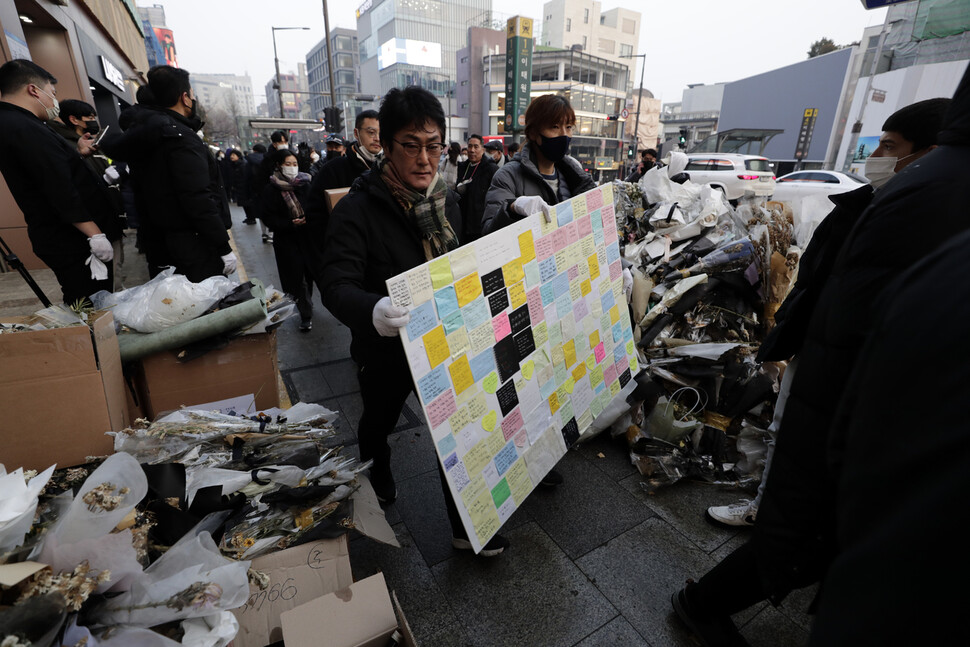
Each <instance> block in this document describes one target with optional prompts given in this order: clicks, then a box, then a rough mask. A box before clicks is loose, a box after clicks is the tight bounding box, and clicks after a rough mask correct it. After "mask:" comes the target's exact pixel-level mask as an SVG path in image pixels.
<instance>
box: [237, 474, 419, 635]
mask: <svg viewBox="0 0 970 647" xmlns="http://www.w3.org/2000/svg"><path fill="white" fill-rule="evenodd" d="M358 478H359V479H360V489H359V490H357V492H355V493H354V495H353V496H352V497H351V500H352V501H353V502H354V527H355V528H356V529H357V530H358V531H359V532H360V533H361V534H363V535H366V536H367V537H370V538H371V539H374V540H376V541H381V542H384V543H387V544H390V545H392V546H400V544H399V543H398V542H397V538H396V537H395V536H394V531H393V530H392V529H391V527H390V525H388V523H387V520H386V519H385V518H384V513H383V511H382V510H381V507H380V504H379V503H378V502H377V495H376V494H375V493H374V488H373V486H371V484H370V482H369V481H368V480H367V478H366V477H363V476H359V477H358ZM252 568H253V569H254V570H257V571H260V572H262V573H265V574H266V575H268V576H269V578H270V583H269V587H268V588H267V589H266V590H265V591H260V590H259V589H258V588H257V587H256V586H255V585H250V588H249V599H248V600H247V601H246V604H245V605H244V606H242V607H240V608H238V609H234V610H233V614H235V616H236V620H238V621H239V632H238V633H237V634H236V637H235V638H234V639H233V641H232V643H231V647H265V645H268V644H270V643H274V642H277V641H280V640H283V625H282V624H281V620H280V616H281V614H283V613H284V612H286V611H289V610H291V609H295V608H296V607H298V606H300V605H301V604H306V603H307V602H310V601H312V600H315V599H316V598H318V597H320V596H322V595H326V594H327V593H331V592H333V591H338V590H341V589H345V588H347V587H348V586H350V585H351V584H352V583H353V581H354V580H353V575H352V574H351V570H350V553H349V549H348V546H347V535H343V536H341V537H339V538H338V539H328V540H325V541H318V542H311V543H309V544H304V545H302V546H296V547H294V548H289V549H287V550H283V551H280V552H278V553H271V554H269V555H264V556H262V557H257V558H256V559H254V560H253V564H252ZM318 644H319V643H318ZM326 644H328V645H329V644H331V643H329V642H327V643H326Z"/></svg>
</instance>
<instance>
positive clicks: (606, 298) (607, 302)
mask: <svg viewBox="0 0 970 647" xmlns="http://www.w3.org/2000/svg"><path fill="white" fill-rule="evenodd" d="M614 303H616V300H615V299H614V298H613V291H612V290H607V291H606V292H604V293H603V296H601V297H600V305H601V306H602V307H603V312H606V311H607V310H609V309H610V308H612V307H613V304H614Z"/></svg>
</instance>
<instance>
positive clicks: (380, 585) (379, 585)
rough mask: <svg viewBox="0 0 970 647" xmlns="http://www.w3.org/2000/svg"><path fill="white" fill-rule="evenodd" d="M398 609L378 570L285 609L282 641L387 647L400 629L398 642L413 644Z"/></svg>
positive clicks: (313, 646)
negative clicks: (348, 584)
mask: <svg viewBox="0 0 970 647" xmlns="http://www.w3.org/2000/svg"><path fill="white" fill-rule="evenodd" d="M395 601H396V598H395ZM396 611H397V612H400V606H399V605H398V606H397V609H395V605H392V604H391V598H390V597H389V596H388V593H387V583H386V582H385V581H384V575H383V574H382V573H378V574H377V575H372V576H371V577H368V578H366V579H363V580H361V581H360V582H356V583H354V584H351V585H350V586H348V587H347V588H345V589H342V590H340V591H335V592H333V593H330V594H328V595H324V596H321V597H319V598H317V599H315V600H312V601H310V602H308V603H306V604H302V605H300V606H298V607H296V608H295V609H293V610H291V611H286V612H284V613H283V617H282V621H283V640H284V642H285V643H286V646H287V647H317V646H318V645H321V644H326V645H328V646H329V647H386V645H387V644H388V641H389V640H390V638H391V636H392V635H394V634H395V632H397V633H398V634H399V635H400V642H399V644H404V645H408V646H409V647H414V645H415V642H414V636H413V635H411V629H410V627H409V626H408V624H407V620H406V619H405V618H404V615H403V613H402V614H401V615H400V619H399V617H398V613H396ZM321 636H326V641H325V643H322V642H321Z"/></svg>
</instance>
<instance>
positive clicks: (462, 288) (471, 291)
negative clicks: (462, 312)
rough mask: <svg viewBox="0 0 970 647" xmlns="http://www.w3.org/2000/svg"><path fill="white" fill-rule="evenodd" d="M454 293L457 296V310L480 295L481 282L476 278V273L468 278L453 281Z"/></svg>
mask: <svg viewBox="0 0 970 647" xmlns="http://www.w3.org/2000/svg"><path fill="white" fill-rule="evenodd" d="M455 292H456V293H457V295H458V307H459V308H464V307H465V306H466V305H468V304H469V303H471V302H472V301H474V300H475V299H476V298H477V297H478V296H479V295H481V293H482V282H481V280H480V279H479V278H478V272H472V273H471V274H469V275H468V276H466V277H464V278H461V279H458V280H457V281H455Z"/></svg>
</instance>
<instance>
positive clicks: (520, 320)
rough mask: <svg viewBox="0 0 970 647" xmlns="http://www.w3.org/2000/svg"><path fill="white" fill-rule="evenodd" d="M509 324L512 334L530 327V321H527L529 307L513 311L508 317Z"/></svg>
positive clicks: (521, 307)
mask: <svg viewBox="0 0 970 647" xmlns="http://www.w3.org/2000/svg"><path fill="white" fill-rule="evenodd" d="M509 324H511V326H512V334H513V335H514V334H515V333H517V332H521V331H523V330H525V329H526V328H531V327H532V320H531V319H529V306H528V305H524V306H520V307H519V309H518V310H513V311H512V314H510V315H509Z"/></svg>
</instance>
